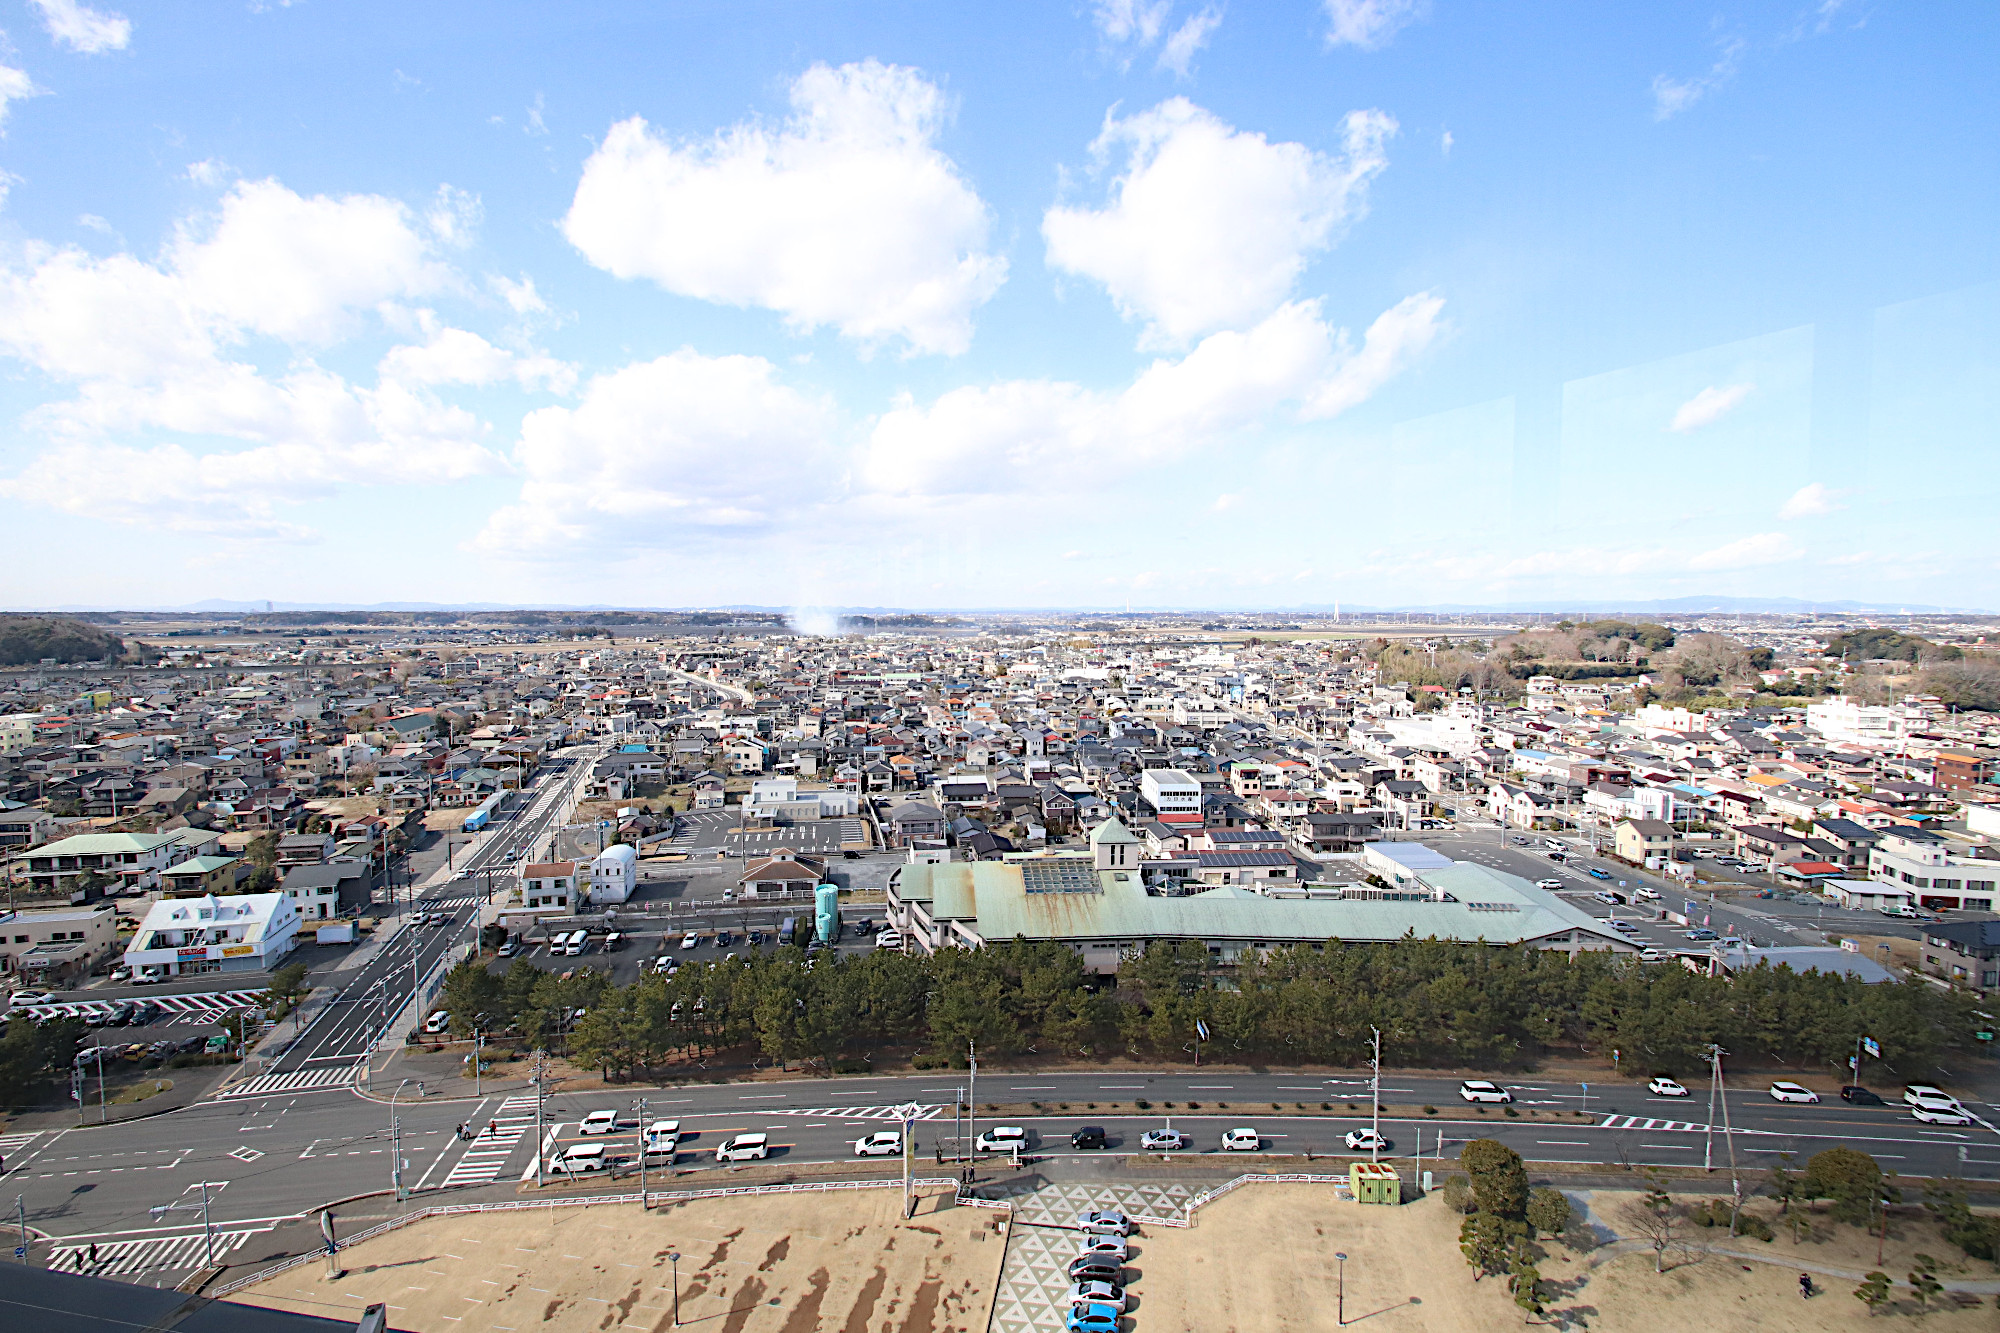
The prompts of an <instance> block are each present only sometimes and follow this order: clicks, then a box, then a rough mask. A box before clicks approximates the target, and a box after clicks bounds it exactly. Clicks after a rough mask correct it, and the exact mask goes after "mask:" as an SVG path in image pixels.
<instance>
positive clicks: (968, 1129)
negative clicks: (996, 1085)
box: [965, 1041, 979, 1157]
mask: <svg viewBox="0 0 2000 1333" xmlns="http://www.w3.org/2000/svg"><path fill="white" fill-rule="evenodd" d="M965 1058H966V1061H967V1063H968V1064H970V1065H971V1067H972V1075H971V1078H970V1079H969V1080H968V1082H967V1087H968V1088H969V1089H970V1091H968V1092H967V1093H966V1095H965V1137H966V1141H967V1142H968V1143H970V1142H971V1139H972V1136H973V1134H974V1132H975V1122H976V1120H977V1118H978V1116H979V1107H978V1105H977V1103H978V1101H979V1044H978V1043H977V1042H972V1041H968V1042H966V1043H965ZM965 1151H966V1155H967V1156H968V1157H969V1156H971V1155H972V1149H971V1148H969V1147H968V1148H967V1149H966V1150H965Z"/></svg>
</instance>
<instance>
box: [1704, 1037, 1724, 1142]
mask: <svg viewBox="0 0 2000 1333" xmlns="http://www.w3.org/2000/svg"><path fill="white" fill-rule="evenodd" d="M1718 1049H1720V1048H1718V1047H1716V1046H1714V1045H1711V1046H1710V1047H1709V1048H1708V1123H1707V1124H1705V1125H1703V1126H1702V1127H1701V1169H1702V1170H1704V1171H1713V1170H1715V1099H1716V1096H1717V1095H1718V1093H1719V1091H1720V1090H1719V1088H1718V1086H1717V1085H1718V1084H1719V1083H1720V1082H1721V1080H1722V1065H1721V1062H1720V1061H1718V1060H1717V1059H1716V1058H1715V1052H1716V1051H1717V1050H1718Z"/></svg>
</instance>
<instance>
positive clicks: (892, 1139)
mask: <svg viewBox="0 0 2000 1333" xmlns="http://www.w3.org/2000/svg"><path fill="white" fill-rule="evenodd" d="M902 1152H903V1135H902V1132H901V1131H900V1130H894V1129H884V1130H878V1131H876V1132H875V1133H873V1134H870V1135H869V1136H868V1137H867V1138H865V1139H856V1140H855V1141H854V1155H855V1156H856V1157H899V1156H901V1155H902Z"/></svg>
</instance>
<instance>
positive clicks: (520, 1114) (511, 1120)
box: [442, 1093, 535, 1189]
mask: <svg viewBox="0 0 2000 1333" xmlns="http://www.w3.org/2000/svg"><path fill="white" fill-rule="evenodd" d="M534 1127H535V1098H534V1094H532V1093H530V1094H529V1095H528V1096H526V1097H509V1098H508V1099H507V1100H506V1101H504V1102H501V1103H500V1112H499V1114H498V1115H496V1116H494V1117H493V1132H492V1133H491V1134H481V1135H480V1136H479V1137H478V1138H477V1139H475V1140H474V1141H473V1144H472V1146H471V1147H470V1148H467V1149H466V1150H465V1156H463V1157H461V1158H459V1159H458V1164H457V1165H456V1166H454V1167H452V1169H451V1174H450V1175H448V1176H446V1177H445V1178H444V1185H443V1186H442V1188H444V1189H450V1188H452V1187H453V1186H455V1185H484V1184H486V1183H487V1182H489V1181H493V1180H498V1179H499V1178H500V1172H501V1170H502V1169H503V1168H504V1167H505V1166H506V1165H507V1159H508V1158H509V1157H511V1156H513V1153H514V1149H515V1147H516V1146H517V1145H518V1144H519V1143H520V1142H521V1136H522V1135H523V1134H526V1133H528V1132H529V1131H530V1130H532V1129H533V1128H534Z"/></svg>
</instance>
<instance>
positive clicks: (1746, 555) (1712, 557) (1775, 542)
mask: <svg viewBox="0 0 2000 1333" xmlns="http://www.w3.org/2000/svg"><path fill="white" fill-rule="evenodd" d="M1804 554H1805V552H1804V551H1802V550H1800V549H1799V548H1798V546H1797V545H1795V544H1794V543H1793V541H1792V539H1791V538H1790V537H1787V536H1786V535H1785V534H1784V533H1782V532H1760V533H1757V534H1756V535H1755V536H1751V537H1742V538H1739V539H1737V540H1736V541H1733V542H1730V543H1729V544H1728V545H1726V546H1718V547H1716V548H1715V549H1714V550H1712V551H1703V552H1702V553H1701V554H1699V555H1696V556H1691V557H1689V559H1688V562H1687V567H1688V568H1689V569H1698V570H1716V569H1750V568H1754V567H1755V566H1758V565H1777V564H1783V563H1784V562H1785V561H1787V560H1797V559H1798V558H1799V557H1800V556H1802V555H1804Z"/></svg>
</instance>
